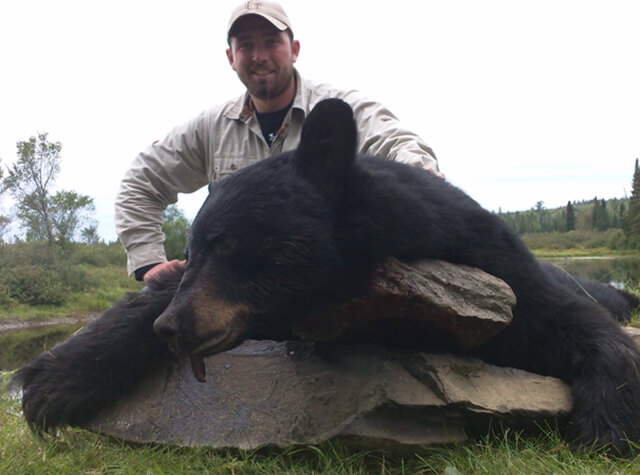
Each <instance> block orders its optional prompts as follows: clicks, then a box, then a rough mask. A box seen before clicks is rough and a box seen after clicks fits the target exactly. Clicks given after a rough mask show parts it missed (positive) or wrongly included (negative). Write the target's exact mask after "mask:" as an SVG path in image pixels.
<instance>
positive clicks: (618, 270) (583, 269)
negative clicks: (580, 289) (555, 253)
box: [545, 257, 640, 288]
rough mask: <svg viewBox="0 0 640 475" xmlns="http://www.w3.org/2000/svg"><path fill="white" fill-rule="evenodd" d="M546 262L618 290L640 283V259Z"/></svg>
mask: <svg viewBox="0 0 640 475" xmlns="http://www.w3.org/2000/svg"><path fill="white" fill-rule="evenodd" d="M545 261H548V262H552V263H554V264H556V265H559V266H560V267H562V268H563V269H565V270H566V271H567V272H569V273H571V274H574V275H577V276H578V277H582V278H584V279H589V280H595V281H596V282H603V283H605V284H611V285H613V286H615V287H617V288H623V287H624V286H625V285H627V286H631V287H637V285H638V283H639V282H640V258H637V257H611V258H609V257H595V258H594V257H589V258H571V259H568V258H562V259H545Z"/></svg>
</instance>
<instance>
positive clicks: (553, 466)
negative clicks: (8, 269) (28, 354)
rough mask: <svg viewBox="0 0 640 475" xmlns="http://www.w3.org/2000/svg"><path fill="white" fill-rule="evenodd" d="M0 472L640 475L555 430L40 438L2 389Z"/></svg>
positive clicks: (636, 466)
mask: <svg viewBox="0 0 640 475" xmlns="http://www.w3.org/2000/svg"><path fill="white" fill-rule="evenodd" d="M0 473H2V474H38V475H40V474H59V473H65V474H138V473H149V474H182V473H198V474H199V473H212V474H218V473H220V474H245V473H246V474H254V473H267V474H272V473H274V474H275V473H277V474H312V473H314V474H315V473H317V474H320V473H322V474H324V473H328V474H370V473H380V474H420V473H424V474H430V473H434V474H442V473H447V474H457V473H460V474H467V473H489V474H494V473H513V474H529V473H530V474H534V473H535V474H545V473H549V474H551V473H566V474H576V475H578V474H579V475H584V474H602V473H607V474H610V473H620V474H640V459H636V460H621V459H615V458H610V457H607V456H604V455H586V454H574V453H572V452H570V451H569V450H568V449H567V447H566V445H565V444H564V442H563V441H562V440H560V439H559V437H558V435H557V433H556V432H553V431H551V432H547V433H544V432H541V434H540V435H539V436H524V435H522V434H520V433H517V432H510V431H506V432H504V433H503V434H501V435H497V436H490V437H489V436H488V437H485V438H482V439H480V440H473V441H469V442H466V443H462V444H458V445H455V446H450V447H431V448H429V447H424V448H422V449H421V450H420V451H418V453H413V454H406V455H404V456H391V455H388V454H384V453H380V452H370V451H360V450H350V449H348V448H346V447H344V446H342V445H340V444H337V443H336V444H322V445H319V446H308V447H300V448H292V449H287V450H275V449H262V450H257V451H249V452H220V451H213V450H211V449H207V448H179V447H169V446H154V445H133V444H127V443H123V442H121V441H117V440H114V439H111V438H107V437H103V436H100V435H97V434H93V433H90V432H87V431H84V430H79V429H71V430H66V431H64V432H62V433H60V434H58V436H57V437H55V438H52V437H48V438H47V439H45V440H42V439H39V438H37V437H35V436H34V435H33V434H32V433H31V432H30V431H29V429H28V428H27V426H26V424H25V422H24V420H23V418H22V416H21V414H20V408H19V403H18V401H17V400H15V399H13V398H11V397H10V396H9V394H8V392H7V391H6V389H3V390H2V392H1V394H0Z"/></svg>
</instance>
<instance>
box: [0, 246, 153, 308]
mask: <svg viewBox="0 0 640 475" xmlns="http://www.w3.org/2000/svg"><path fill="white" fill-rule="evenodd" d="M125 265H126V255H125V253H124V249H123V248H122V245H121V244H120V243H119V242H115V243H111V244H105V243H98V244H92V245H88V244H80V243H71V244H69V245H68V247H67V248H66V249H64V250H61V249H57V248H56V249H54V252H50V249H49V246H48V245H47V243H45V242H42V241H40V242H20V243H14V244H0V318H3V317H7V316H11V317H15V318H26V319H42V318H47V319H49V318H56V317H63V316H67V315H69V314H77V313H81V314H83V313H87V312H89V313H90V312H97V311H101V310H104V309H105V308H107V307H109V306H111V305H112V304H113V303H114V302H115V301H116V300H118V299H121V298H123V297H124V295H125V294H126V293H127V292H135V291H138V290H140V287H141V285H140V283H138V282H136V281H134V280H133V279H129V278H128V277H127V274H126V271H125Z"/></svg>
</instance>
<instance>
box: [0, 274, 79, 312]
mask: <svg viewBox="0 0 640 475" xmlns="http://www.w3.org/2000/svg"><path fill="white" fill-rule="evenodd" d="M0 281H1V282H0V288H4V289H5V293H6V295H5V298H6V297H8V300H9V301H15V302H16V303H25V304H28V305H62V304H64V303H65V301H66V299H67V296H68V294H69V291H70V288H69V287H68V286H67V285H65V283H64V281H63V280H62V279H61V278H60V273H59V272H56V271H55V270H54V269H51V268H48V267H36V266H18V267H13V268H9V269H6V270H5V271H4V272H3V273H2V277H0Z"/></svg>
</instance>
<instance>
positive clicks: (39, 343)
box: [0, 324, 82, 371]
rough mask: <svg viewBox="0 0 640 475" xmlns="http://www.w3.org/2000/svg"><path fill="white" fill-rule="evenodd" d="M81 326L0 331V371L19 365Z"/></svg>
mask: <svg viewBox="0 0 640 475" xmlns="http://www.w3.org/2000/svg"><path fill="white" fill-rule="evenodd" d="M81 327H82V324H73V325H55V326H46V327H38V328H29V329H26V330H14V331H8V332H4V333H0V371H9V370H14V369H17V368H19V367H21V366H22V365H24V364H25V363H27V362H29V361H30V360H31V359H33V358H34V357H36V356H38V355H39V354H40V353H42V352H43V351H46V350H48V349H50V348H52V347H54V346H55V345H56V344H57V343H60V342H61V341H64V340H66V339H67V338H69V337H70V336H71V335H72V334H73V333H74V332H75V331H76V330H78V329H79V328H81Z"/></svg>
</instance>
